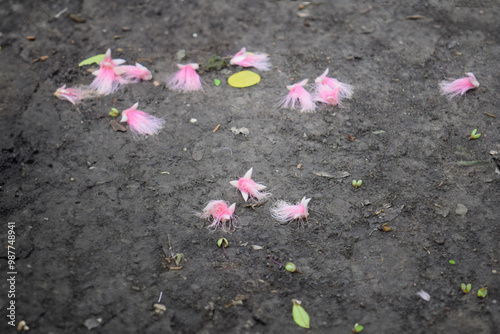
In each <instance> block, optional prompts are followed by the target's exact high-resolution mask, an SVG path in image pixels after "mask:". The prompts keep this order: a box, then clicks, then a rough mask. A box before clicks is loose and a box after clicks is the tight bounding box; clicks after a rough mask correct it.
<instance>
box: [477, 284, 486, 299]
mask: <svg viewBox="0 0 500 334" xmlns="http://www.w3.org/2000/svg"><path fill="white" fill-rule="evenodd" d="M487 294H488V287H487V286H485V287H484V288H481V289H479V291H478V292H477V296H478V297H481V298H485V297H486V295H487Z"/></svg>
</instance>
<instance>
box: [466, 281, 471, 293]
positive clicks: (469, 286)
mask: <svg viewBox="0 0 500 334" xmlns="http://www.w3.org/2000/svg"><path fill="white" fill-rule="evenodd" d="M470 289H472V284H470V283H469V284H467V292H469V291H470Z"/></svg>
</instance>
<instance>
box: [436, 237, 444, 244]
mask: <svg viewBox="0 0 500 334" xmlns="http://www.w3.org/2000/svg"><path fill="white" fill-rule="evenodd" d="M444 241H445V239H444V238H436V239H434V242H435V243H437V244H438V245H443V244H444Z"/></svg>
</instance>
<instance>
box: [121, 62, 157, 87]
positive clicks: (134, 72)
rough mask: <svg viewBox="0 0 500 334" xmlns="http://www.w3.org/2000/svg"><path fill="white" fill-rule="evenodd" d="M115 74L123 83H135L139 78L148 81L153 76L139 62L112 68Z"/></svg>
mask: <svg viewBox="0 0 500 334" xmlns="http://www.w3.org/2000/svg"><path fill="white" fill-rule="evenodd" d="M114 71H115V74H116V75H118V76H120V78H121V79H122V80H123V81H124V82H125V83H136V82H139V81H141V80H143V81H148V80H151V78H153V76H152V75H151V72H150V71H149V70H148V69H147V68H146V67H145V66H142V65H141V64H139V63H136V64H135V66H134V65H122V66H117V67H115V68H114Z"/></svg>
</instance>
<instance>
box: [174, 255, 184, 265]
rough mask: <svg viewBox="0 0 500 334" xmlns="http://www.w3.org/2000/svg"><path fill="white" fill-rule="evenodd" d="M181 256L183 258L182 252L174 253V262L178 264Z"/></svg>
mask: <svg viewBox="0 0 500 334" xmlns="http://www.w3.org/2000/svg"><path fill="white" fill-rule="evenodd" d="M183 258H184V254H182V253H178V254H177V255H175V264H176V265H179V263H181V261H182V259H183Z"/></svg>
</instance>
